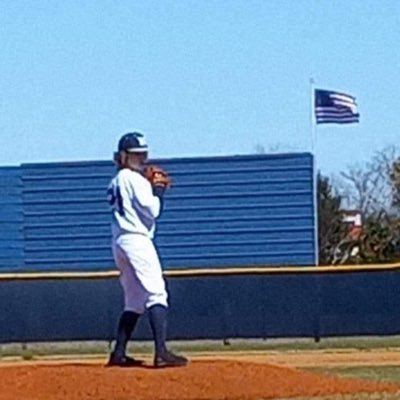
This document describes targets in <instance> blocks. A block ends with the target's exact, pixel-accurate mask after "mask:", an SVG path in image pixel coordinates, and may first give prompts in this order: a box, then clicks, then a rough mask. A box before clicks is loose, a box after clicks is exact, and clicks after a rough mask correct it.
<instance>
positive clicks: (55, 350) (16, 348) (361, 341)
mask: <svg viewBox="0 0 400 400" xmlns="http://www.w3.org/2000/svg"><path fill="white" fill-rule="evenodd" d="M229 343H230V344H229V345H227V344H224V343H223V341H222V340H198V341H171V342H170V346H171V348H172V349H173V350H176V351H178V352H185V353H190V352H226V351H229V352H232V351H266V352H267V351H277V352H278V351H279V352H286V351H287V352H293V351H305V350H307V351H314V350H323V351H325V352H336V351H338V350H344V351H345V350H359V351H371V350H374V349H380V350H383V349H391V350H393V349H394V350H399V351H400V336H391V337H351V338H327V339H322V340H321V341H320V342H319V343H316V342H315V341H314V340H313V339H311V338H307V339H304V338H300V339H267V340H262V339H246V340H245V339H235V340H230V341H229ZM128 350H129V351H130V352H133V353H141V354H151V353H152V351H153V344H152V342H138V341H134V340H133V341H131V342H130V344H129V349H128ZM109 351H110V347H109V343H108V342H105V341H86V342H78V341H77V342H53V343H25V344H21V343H12V344H3V345H1V346H0V358H1V357H24V356H25V357H26V356H28V357H31V358H32V357H36V356H39V357H40V356H51V355H60V356H62V355H94V356H103V355H104V356H106V355H107V354H108V353H109Z"/></svg>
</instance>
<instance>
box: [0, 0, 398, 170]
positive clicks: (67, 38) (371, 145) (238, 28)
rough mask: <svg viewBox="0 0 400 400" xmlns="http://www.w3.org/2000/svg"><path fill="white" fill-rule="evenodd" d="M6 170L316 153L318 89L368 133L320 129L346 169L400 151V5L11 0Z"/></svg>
mask: <svg viewBox="0 0 400 400" xmlns="http://www.w3.org/2000/svg"><path fill="white" fill-rule="evenodd" d="M0 41H1V62H0V88H1V97H0V134H1V146H0V165H18V164H20V163H26V162H42V161H69V160H71V161H72V160H107V159H109V158H110V157H111V154H112V152H113V150H114V148H115V147H116V143H117V141H118V138H119V136H120V135H122V134H123V133H125V132H128V131H132V130H137V131H141V132H143V133H145V134H146V135H147V138H148V141H149V143H150V145H151V149H152V152H151V155H152V157H181V156H209V155H232V154H251V153H254V152H255V149H256V146H257V145H261V146H263V147H264V148H265V149H266V151H269V150H270V149H274V150H279V151H282V152H286V151H309V150H310V148H311V140H310V138H311V123H310V101H311V100H310V98H311V94H310V84H309V79H310V77H313V78H314V80H315V82H316V87H319V88H323V89H333V90H338V91H343V92H346V93H349V94H351V95H354V96H355V97H356V98H357V101H358V105H359V111H360V115H361V122H360V124H354V125H350V126H338V125H337V126H332V125H330V126H318V127H317V137H318V144H317V157H318V158H317V160H318V166H319V168H320V169H321V170H322V171H323V172H327V173H330V172H336V171H339V170H342V169H345V168H346V166H347V165H349V164H353V163H355V162H363V161H364V160H367V159H368V158H369V157H370V156H371V154H372V153H373V152H374V151H375V150H379V149H381V148H383V147H385V146H387V145H392V144H397V143H398V141H399V137H400V134H399V133H400V113H399V100H398V95H397V90H398V88H399V87H400V46H399V43H400V2H398V1H396V0H392V1H389V0H382V1H379V2H377V1H376V0H375V1H372V0H365V1H343V0H337V1H317V0H315V1H311V0H310V1H307V0H296V1H294V0H293V1H289V0H285V1H284V0H280V1H278V0H275V1H272V0H271V1H267V0H263V1H250V0H243V1H239V0H237V1H234V0H232V1H217V0H214V1H186V0H182V1H162V0H158V1H155V0H154V1H153V0H143V1H134V0H85V1H76V0H69V1H66V2H62V1H55V0H40V1H36V2H33V1H31V0H2V1H1V3H0Z"/></svg>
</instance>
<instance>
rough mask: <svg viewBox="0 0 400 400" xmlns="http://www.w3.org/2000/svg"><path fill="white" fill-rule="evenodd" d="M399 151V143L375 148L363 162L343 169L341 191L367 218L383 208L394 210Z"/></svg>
mask: <svg viewBox="0 0 400 400" xmlns="http://www.w3.org/2000/svg"><path fill="white" fill-rule="evenodd" d="M399 154H400V151H399V149H398V148H397V147H395V146H388V147H385V148H383V149H382V150H379V151H376V152H375V153H374V155H373V156H372V158H371V160H370V161H368V162H366V163H365V164H364V165H360V164H358V165H352V166H350V167H348V169H347V171H343V172H341V173H340V175H341V178H342V180H341V181H340V183H339V192H340V194H341V195H342V197H343V198H345V199H346V200H347V202H348V205H349V206H350V207H351V208H356V209H357V210H359V211H361V213H362V215H363V217H364V218H366V217H367V216H370V215H373V214H377V213H379V212H381V210H385V211H386V212H387V213H389V214H390V213H392V211H393V202H394V201H393V200H394V199H393V180H392V173H393V164H394V163H395V161H396V160H398V159H399ZM399 193H400V192H399Z"/></svg>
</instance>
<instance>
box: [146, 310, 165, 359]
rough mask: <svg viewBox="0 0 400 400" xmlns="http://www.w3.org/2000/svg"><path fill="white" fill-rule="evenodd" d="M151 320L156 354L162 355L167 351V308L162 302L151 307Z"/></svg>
mask: <svg viewBox="0 0 400 400" xmlns="http://www.w3.org/2000/svg"><path fill="white" fill-rule="evenodd" d="M149 321H150V326H151V330H152V332H153V338H154V344H155V352H156V355H162V354H164V353H165V352H166V351H167V348H166V341H167V308H166V307H165V306H162V305H161V304H156V305H155V306H153V307H150V308H149Z"/></svg>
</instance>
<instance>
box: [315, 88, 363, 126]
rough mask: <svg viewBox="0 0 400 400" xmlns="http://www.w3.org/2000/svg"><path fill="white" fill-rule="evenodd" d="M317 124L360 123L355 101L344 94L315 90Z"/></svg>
mask: <svg viewBox="0 0 400 400" xmlns="http://www.w3.org/2000/svg"><path fill="white" fill-rule="evenodd" d="M315 117H316V120H317V124H351V123H353V122H360V114H359V113H358V109H357V103H356V99H355V97H353V96H350V95H348V94H345V93H339V92H333V91H330V90H321V89H315Z"/></svg>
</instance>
